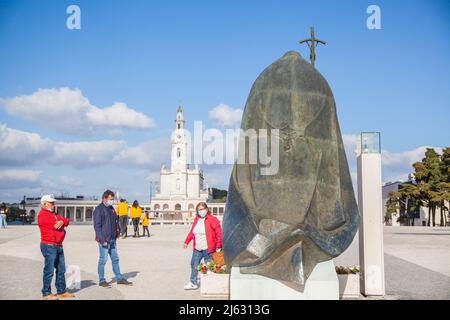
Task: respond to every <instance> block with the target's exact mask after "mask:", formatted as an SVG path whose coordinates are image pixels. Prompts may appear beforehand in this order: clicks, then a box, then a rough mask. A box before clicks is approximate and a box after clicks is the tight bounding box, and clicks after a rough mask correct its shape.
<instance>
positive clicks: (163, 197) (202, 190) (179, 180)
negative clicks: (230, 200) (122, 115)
mask: <svg viewBox="0 0 450 320" xmlns="http://www.w3.org/2000/svg"><path fill="white" fill-rule="evenodd" d="M184 123H185V121H184V116H183V109H181V107H180V108H178V110H177V116H176V119H175V129H174V131H173V133H172V139H171V148H172V152H171V165H170V168H167V167H166V166H165V165H163V166H162V167H161V173H160V178H161V180H160V188H159V191H158V192H157V193H156V194H155V195H154V196H153V197H152V199H151V202H150V203H141V208H142V209H143V210H144V212H149V213H150V217H151V218H155V219H160V220H164V219H169V220H178V219H182V220H185V219H188V220H189V219H192V218H193V217H194V216H195V207H196V205H197V204H198V203H199V202H202V201H203V202H207V204H208V207H209V209H210V212H211V213H212V214H213V215H216V216H218V218H219V219H220V220H221V218H222V216H223V214H224V212H225V203H224V202H220V203H219V202H211V201H212V199H211V198H212V197H211V195H210V193H209V191H208V188H207V187H206V186H205V185H204V181H203V172H202V170H201V169H200V167H199V166H198V165H195V166H194V168H190V167H189V166H188V164H187V151H188V150H187V138H186V134H185V131H184V130H185V129H184ZM118 198H119V197H118ZM116 201H118V199H116ZM100 202H101V201H100V200H99V199H85V198H84V197H82V196H80V197H77V198H64V197H60V198H58V197H57V202H56V211H57V213H58V214H60V215H61V216H64V217H67V218H69V219H70V220H71V221H73V222H76V223H92V213H93V211H94V209H95V207H96V206H97V205H99V203H100ZM116 205H117V203H116ZM40 206H41V204H40V197H39V198H27V199H26V204H25V209H26V211H27V214H29V215H32V216H34V217H35V222H37V221H36V219H37V214H38V213H39V211H40Z"/></svg>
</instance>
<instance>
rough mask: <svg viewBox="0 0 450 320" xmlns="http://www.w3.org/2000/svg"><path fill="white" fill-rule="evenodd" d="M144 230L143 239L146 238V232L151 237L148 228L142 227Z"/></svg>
mask: <svg viewBox="0 0 450 320" xmlns="http://www.w3.org/2000/svg"><path fill="white" fill-rule="evenodd" d="M142 229H143V233H144V234H143V235H142V236H143V237H145V231H147V235H148V236H149V237H150V232H149V231H148V226H142Z"/></svg>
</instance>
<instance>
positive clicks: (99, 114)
mask: <svg viewBox="0 0 450 320" xmlns="http://www.w3.org/2000/svg"><path fill="white" fill-rule="evenodd" d="M87 118H88V119H89V121H90V122H91V123H92V124H94V125H100V126H117V127H127V128H139V129H147V128H152V127H154V126H155V124H154V121H153V119H151V118H149V117H147V116H146V115H145V114H143V113H141V112H137V111H135V110H133V109H130V108H128V106H127V105H126V104H125V103H122V102H116V103H114V104H113V105H112V106H111V107H108V108H104V109H100V108H97V107H92V108H91V109H90V110H89V111H88V113H87Z"/></svg>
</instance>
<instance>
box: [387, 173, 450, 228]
mask: <svg viewBox="0 0 450 320" xmlns="http://www.w3.org/2000/svg"><path fill="white" fill-rule="evenodd" d="M410 178H411V177H410ZM403 183H412V181H411V179H409V180H408V181H406V182H405V181H395V182H387V183H385V184H384V185H383V187H382V193H383V217H384V216H385V215H386V211H387V208H386V205H387V202H388V200H389V193H390V192H391V191H398V190H399V187H400V185H401V184H403ZM405 205H406V204H405ZM446 206H447V207H449V204H448V203H446ZM403 210H405V208H404V209H403ZM444 214H445V218H444V221H443V224H444V225H445V223H447V225H449V224H450V213H449V212H448V211H445V212H444V213H443V215H444ZM399 218H400V210H397V212H395V213H393V214H392V219H391V220H390V221H388V222H387V223H385V225H389V226H393V227H399V226H403V225H407V224H406V222H400V220H399ZM427 222H428V208H427V207H424V206H422V207H420V210H419V212H417V213H416V216H415V217H414V219H411V221H410V223H411V225H412V226H416V227H424V226H426V225H427ZM435 223H436V226H439V225H440V224H441V209H440V208H436V216H435Z"/></svg>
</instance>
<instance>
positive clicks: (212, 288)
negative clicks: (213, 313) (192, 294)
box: [200, 272, 230, 297]
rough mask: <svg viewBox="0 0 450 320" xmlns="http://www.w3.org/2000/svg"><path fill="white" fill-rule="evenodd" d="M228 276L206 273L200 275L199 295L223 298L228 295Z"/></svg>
mask: <svg viewBox="0 0 450 320" xmlns="http://www.w3.org/2000/svg"><path fill="white" fill-rule="evenodd" d="M229 282H230V275H229V274H220V273H213V272H208V273H207V274H203V273H202V274H200V294H201V295H202V296H223V297H228V294H229V290H228V289H229Z"/></svg>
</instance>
